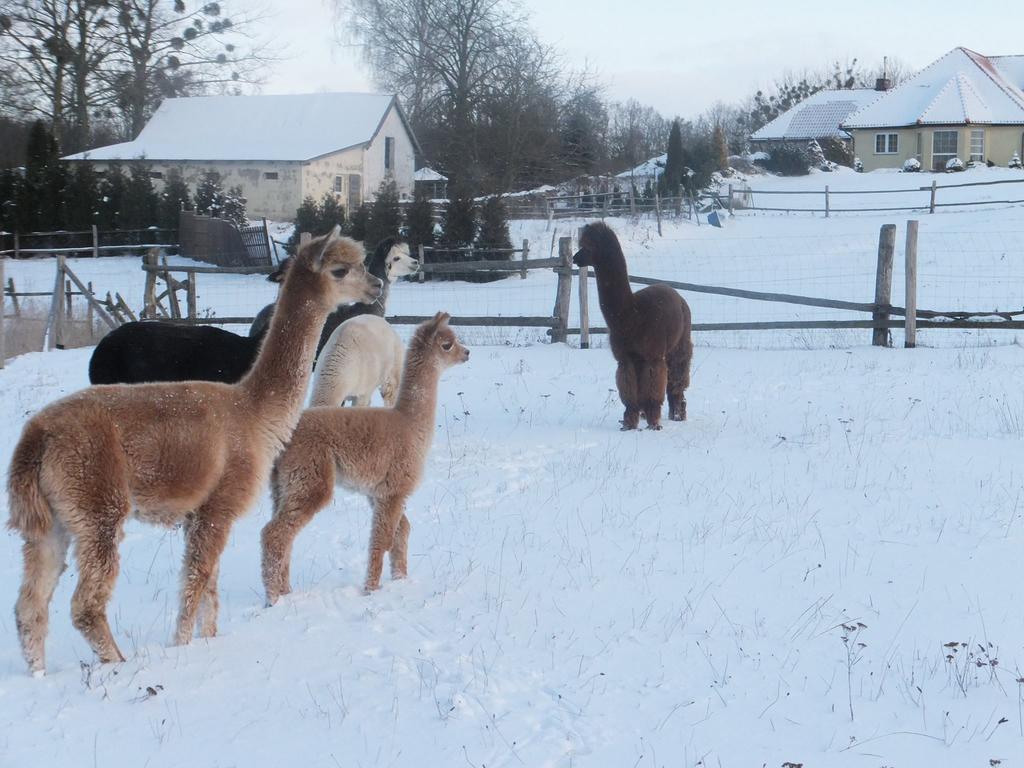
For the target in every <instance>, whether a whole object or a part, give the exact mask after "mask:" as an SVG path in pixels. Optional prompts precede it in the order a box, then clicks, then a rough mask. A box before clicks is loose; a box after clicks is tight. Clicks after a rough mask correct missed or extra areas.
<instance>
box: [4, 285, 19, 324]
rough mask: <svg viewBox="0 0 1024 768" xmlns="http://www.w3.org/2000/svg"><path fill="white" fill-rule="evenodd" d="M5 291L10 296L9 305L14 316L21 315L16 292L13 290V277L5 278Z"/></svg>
mask: <svg viewBox="0 0 1024 768" xmlns="http://www.w3.org/2000/svg"><path fill="white" fill-rule="evenodd" d="M7 293H8V294H9V295H10V297H11V306H12V307H14V316H15V317H19V316H20V315H21V307H20V306H19V304H18V294H17V292H15V290H14V278H13V277H8V278H7Z"/></svg>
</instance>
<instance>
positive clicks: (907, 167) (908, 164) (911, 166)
mask: <svg viewBox="0 0 1024 768" xmlns="http://www.w3.org/2000/svg"><path fill="white" fill-rule="evenodd" d="M920 170H921V161H920V160H918V159H917V158H916V157H908V158H907V159H906V160H904V161H903V172H904V173H917V172H918V171H920Z"/></svg>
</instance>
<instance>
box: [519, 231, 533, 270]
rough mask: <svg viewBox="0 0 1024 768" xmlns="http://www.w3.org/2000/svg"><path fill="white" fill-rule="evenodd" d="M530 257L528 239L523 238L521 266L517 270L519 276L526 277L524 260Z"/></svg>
mask: <svg viewBox="0 0 1024 768" xmlns="http://www.w3.org/2000/svg"><path fill="white" fill-rule="evenodd" d="M528 258H530V241H529V240H525V239H524V240H523V268H522V269H521V270H520V271H519V277H520V278H522V279H523V280H525V279H526V260H527V259H528Z"/></svg>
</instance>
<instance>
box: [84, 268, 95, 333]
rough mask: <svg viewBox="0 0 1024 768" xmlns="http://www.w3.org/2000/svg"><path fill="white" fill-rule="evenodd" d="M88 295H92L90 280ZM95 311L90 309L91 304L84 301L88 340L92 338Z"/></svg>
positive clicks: (90, 282)
mask: <svg viewBox="0 0 1024 768" xmlns="http://www.w3.org/2000/svg"><path fill="white" fill-rule="evenodd" d="M88 287H89V293H93V288H92V280H90V281H89V283H88ZM93 295H95V294H93ZM95 314H96V312H95V310H94V309H93V308H92V302H91V301H89V300H88V299H86V301H85V321H86V322H87V323H88V324H89V338H90V339H91V338H92V329H93V324H94V323H95V322H96V318H95Z"/></svg>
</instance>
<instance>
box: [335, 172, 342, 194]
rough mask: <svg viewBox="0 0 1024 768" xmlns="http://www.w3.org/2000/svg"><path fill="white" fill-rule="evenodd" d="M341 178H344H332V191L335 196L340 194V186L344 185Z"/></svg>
mask: <svg viewBox="0 0 1024 768" xmlns="http://www.w3.org/2000/svg"><path fill="white" fill-rule="evenodd" d="M343 178H344V177H343V176H335V177H334V187H333V189H334V194H336V195H340V194H341V192H342V184H343V183H344V182H343V181H342V179H343Z"/></svg>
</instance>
